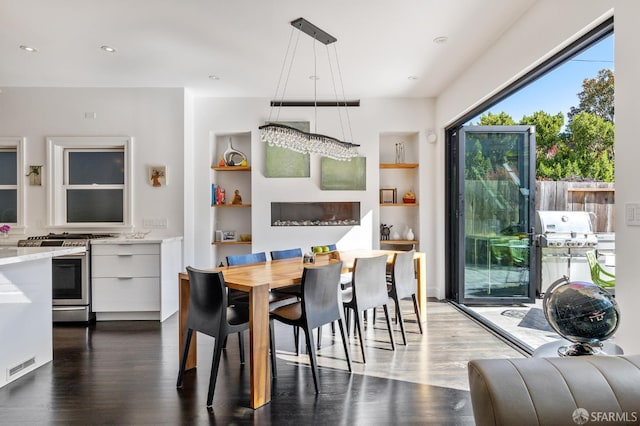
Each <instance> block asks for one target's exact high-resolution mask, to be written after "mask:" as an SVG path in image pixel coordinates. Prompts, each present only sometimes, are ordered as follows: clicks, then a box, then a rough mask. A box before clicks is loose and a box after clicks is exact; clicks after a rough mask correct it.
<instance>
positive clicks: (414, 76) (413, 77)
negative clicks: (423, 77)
mask: <svg viewBox="0 0 640 426" xmlns="http://www.w3.org/2000/svg"><path fill="white" fill-rule="evenodd" d="M407 78H408V79H409V80H417V79H418V78H419V77H418V76H417V75H410V76H409V77H407Z"/></svg>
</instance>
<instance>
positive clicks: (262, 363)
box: [249, 284, 275, 409]
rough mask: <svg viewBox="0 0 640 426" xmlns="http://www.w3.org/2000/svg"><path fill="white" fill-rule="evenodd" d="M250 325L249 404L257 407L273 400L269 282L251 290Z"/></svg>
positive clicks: (254, 407)
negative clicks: (270, 368)
mask: <svg viewBox="0 0 640 426" xmlns="http://www.w3.org/2000/svg"><path fill="white" fill-rule="evenodd" d="M249 326H250V333H249V335H250V343H251V345H250V346H251V349H250V363H251V401H250V403H249V405H250V407H251V408H253V409H256V408H259V407H261V406H263V405H265V404H268V403H269V402H271V371H270V370H269V285H268V284H265V285H260V286H254V287H252V289H251V291H250V292H249ZM274 356H275V354H274Z"/></svg>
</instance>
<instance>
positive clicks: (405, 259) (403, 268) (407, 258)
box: [391, 250, 416, 299]
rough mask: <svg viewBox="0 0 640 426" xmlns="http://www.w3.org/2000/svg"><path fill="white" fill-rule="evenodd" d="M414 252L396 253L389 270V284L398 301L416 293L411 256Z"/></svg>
mask: <svg viewBox="0 0 640 426" xmlns="http://www.w3.org/2000/svg"><path fill="white" fill-rule="evenodd" d="M414 254H415V250H411V251H405V252H402V253H396V254H395V255H394V257H393V268H392V270H391V282H392V283H393V285H394V286H395V289H396V294H397V295H398V297H399V298H400V299H404V298H405V297H409V296H411V295H412V294H415V293H416V280H415V277H416V275H415V267H414V264H413V255H414Z"/></svg>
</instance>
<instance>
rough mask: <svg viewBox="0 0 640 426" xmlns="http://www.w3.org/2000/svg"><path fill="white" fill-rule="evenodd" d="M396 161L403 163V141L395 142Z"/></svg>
mask: <svg viewBox="0 0 640 426" xmlns="http://www.w3.org/2000/svg"><path fill="white" fill-rule="evenodd" d="M396 163H404V142H398V143H396Z"/></svg>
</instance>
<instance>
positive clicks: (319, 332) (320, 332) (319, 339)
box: [318, 326, 322, 350]
mask: <svg viewBox="0 0 640 426" xmlns="http://www.w3.org/2000/svg"><path fill="white" fill-rule="evenodd" d="M321 342H322V326H320V327H318V350H320V346H321V345H322V343H321Z"/></svg>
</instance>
